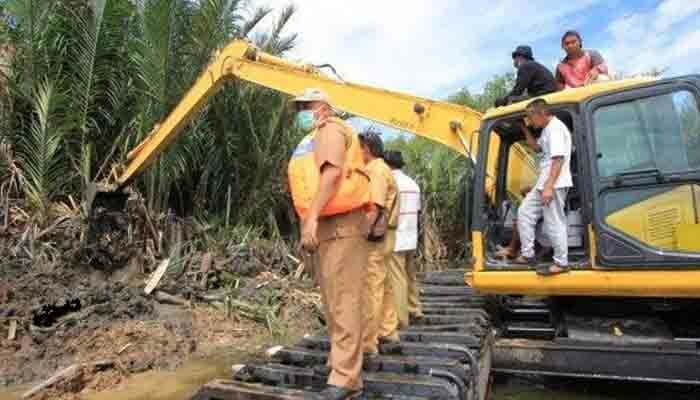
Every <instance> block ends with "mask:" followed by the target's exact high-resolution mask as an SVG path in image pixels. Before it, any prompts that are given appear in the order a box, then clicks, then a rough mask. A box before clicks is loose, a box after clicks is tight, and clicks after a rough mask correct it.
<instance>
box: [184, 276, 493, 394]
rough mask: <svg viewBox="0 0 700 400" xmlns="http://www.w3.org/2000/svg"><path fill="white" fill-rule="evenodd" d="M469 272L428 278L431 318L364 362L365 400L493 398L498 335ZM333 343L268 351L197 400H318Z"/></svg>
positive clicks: (314, 339)
mask: <svg viewBox="0 0 700 400" xmlns="http://www.w3.org/2000/svg"><path fill="white" fill-rule="evenodd" d="M463 274H464V273H463V271H446V272H433V273H426V274H424V276H423V278H422V284H421V301H422V303H423V307H424V310H423V311H424V314H425V317H424V318H422V319H420V320H417V321H412V323H411V326H410V327H409V328H408V329H406V330H403V331H400V332H399V335H400V337H401V342H400V343H395V344H382V345H380V346H379V355H378V356H374V357H369V358H366V359H365V360H364V365H363V369H364V383H365V390H364V393H363V395H362V396H361V397H360V398H362V399H406V400H411V399H416V400H418V399H435V400H438V399H440V400H484V399H486V398H488V389H489V383H490V380H489V376H490V372H491V346H492V343H493V335H492V329H491V321H490V318H489V314H488V313H487V312H486V309H485V308H484V305H485V299H484V298H483V297H481V296H478V295H475V294H474V293H473V292H472V290H471V289H470V288H468V287H465V286H464V280H463V279H464V278H463ZM329 351H330V341H329V339H328V338H327V337H325V336H307V337H304V338H303V339H302V340H301V341H300V342H299V343H297V344H296V345H294V346H291V347H276V348H272V349H270V350H269V351H268V355H269V359H268V360H267V361H266V362H264V363H261V364H248V365H239V366H235V367H234V368H233V373H232V376H231V379H228V380H215V381H213V382H210V383H208V384H206V385H204V386H203V387H202V388H201V389H200V391H199V392H198V393H197V394H196V395H195V396H194V397H193V400H267V399H269V400H273V399H275V400H282V399H284V400H296V399H314V398H319V397H318V393H319V391H320V390H322V389H323V387H324V385H325V382H326V379H327V377H328V373H329V370H328V367H327V366H326V362H327V360H328V353H329Z"/></svg>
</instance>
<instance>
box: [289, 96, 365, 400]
mask: <svg viewBox="0 0 700 400" xmlns="http://www.w3.org/2000/svg"><path fill="white" fill-rule="evenodd" d="M292 104H293V105H294V106H295V107H296V111H297V116H296V125H297V127H298V128H299V129H300V130H302V131H304V133H307V136H306V137H305V138H304V140H302V142H301V143H300V144H299V146H297V148H296V149H295V151H294V154H293V155H292V159H291V160H290V162H289V170H288V172H289V184H290V189H291V193H292V200H293V201H294V206H295V209H296V210H297V213H298V214H299V217H300V219H301V222H302V227H301V243H302V246H303V247H304V249H305V250H306V251H308V252H311V253H313V254H312V255H311V256H310V257H311V258H313V259H315V260H316V262H315V264H316V265H315V267H316V268H317V271H316V275H317V277H318V281H319V286H320V287H321V301H322V304H323V312H324V315H325V318H326V325H327V327H328V334H329V336H330V340H331V351H330V355H329V359H328V365H329V366H330V369H331V371H330V374H329V377H328V386H327V387H326V388H325V389H324V390H323V391H322V392H321V393H319V394H318V395H317V397H318V398H319V399H325V400H343V399H351V398H355V397H358V396H360V395H361V393H362V388H363V382H362V344H363V341H362V340H363V335H364V333H365V320H364V301H363V299H362V296H363V294H364V286H365V279H366V269H365V268H366V262H367V257H368V249H369V248H368V241H367V239H366V237H365V231H366V224H367V222H366V221H367V206H368V202H369V179H368V177H367V176H366V174H365V173H364V172H362V169H363V168H364V160H363V156H362V150H361V149H360V143H359V139H358V136H357V134H355V132H354V131H353V129H352V128H351V127H350V126H349V125H348V124H346V123H345V122H344V121H342V120H341V119H339V118H337V117H336V116H335V113H334V112H333V108H332V107H331V105H330V101H329V99H328V97H327V96H326V94H325V93H324V92H322V91H321V90H319V89H313V88H310V89H306V90H305V91H304V93H303V94H302V95H301V96H299V97H296V98H295V99H293V100H292ZM310 188H313V189H312V190H310Z"/></svg>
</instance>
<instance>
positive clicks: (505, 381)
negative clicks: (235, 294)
mask: <svg viewBox="0 0 700 400" xmlns="http://www.w3.org/2000/svg"><path fill="white" fill-rule="evenodd" d="M250 359H251V356H250V355H249V354H246V353H242V352H232V353H228V354H220V355H217V356H215V357H210V358H206V359H195V360H191V361H189V362H187V363H186V364H185V365H184V366H183V367H182V368H180V369H178V370H177V371H174V372H162V371H153V372H146V373H143V374H138V375H134V376H132V377H131V378H129V379H128V381H127V382H126V384H124V385H122V386H121V387H119V388H117V389H114V390H110V391H105V392H101V393H91V394H87V395H85V396H84V398H85V399H86V400H189V399H190V398H191V397H192V396H193V395H194V394H195V393H196V392H197V390H198V389H199V388H200V387H201V386H202V385H203V384H205V383H206V382H209V381H211V380H213V379H216V378H228V377H230V371H231V366H232V365H233V364H237V363H241V362H243V361H246V360H250ZM28 388H29V387H27V386H22V387H16V388H14V389H13V390H11V391H6V392H4V393H3V392H0V400H19V399H20V397H21V395H22V393H23V392H24V391H25V390H27V389H28ZM493 391H494V393H493V400H647V399H649V400H696V399H699V398H700V387H688V386H673V385H659V384H651V383H627V382H607V381H599V380H575V379H563V378H537V377H532V378H529V377H503V376H501V377H496V379H495V382H494V389H493Z"/></svg>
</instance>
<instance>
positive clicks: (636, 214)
mask: <svg viewBox="0 0 700 400" xmlns="http://www.w3.org/2000/svg"><path fill="white" fill-rule="evenodd" d="M693 190H694V188H693V185H684V186H679V187H677V188H675V189H673V190H670V191H668V192H665V193H662V194H660V195H657V196H653V197H651V198H649V199H646V200H643V201H640V202H638V203H635V204H633V205H631V206H629V207H625V208H623V209H622V210H619V211H616V212H615V213H613V214H610V215H609V216H607V217H606V218H605V223H606V224H608V225H609V226H611V227H613V228H615V229H617V230H619V231H621V232H623V233H624V234H626V235H628V236H630V237H632V238H634V239H637V240H639V241H640V242H642V243H645V244H647V245H649V246H652V247H655V248H658V249H662V250H676V251H691V250H692V249H689V248H685V247H684V245H686V244H687V243H688V241H687V240H679V239H680V238H679V231H678V227H679V226H680V225H687V224H695V223H696V218H697V211H696V209H695V207H696V205H695V204H694V203H695V202H694V198H693V196H694V193H693Z"/></svg>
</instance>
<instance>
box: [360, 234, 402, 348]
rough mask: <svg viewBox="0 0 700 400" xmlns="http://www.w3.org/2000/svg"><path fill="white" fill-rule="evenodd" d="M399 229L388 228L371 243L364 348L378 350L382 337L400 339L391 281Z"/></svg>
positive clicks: (368, 262)
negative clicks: (389, 275) (381, 239)
mask: <svg viewBox="0 0 700 400" xmlns="http://www.w3.org/2000/svg"><path fill="white" fill-rule="evenodd" d="M395 243H396V231H394V230H389V231H387V234H386V237H385V238H384V241H383V242H378V243H373V242H370V243H369V246H370V250H369V257H368V258H367V279H366V285H365V288H366V292H365V301H366V303H365V304H366V305H365V324H366V331H365V335H364V346H363V347H364V351H365V352H366V353H377V352H378V351H379V338H380V337H386V338H389V339H392V340H398V339H399V335H398V333H397V331H396V330H397V328H398V325H399V321H398V317H397V315H396V306H395V302H394V294H393V289H392V286H391V280H390V279H388V277H387V275H388V264H389V260H390V259H391V255H392V254H393V252H394V244H395Z"/></svg>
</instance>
